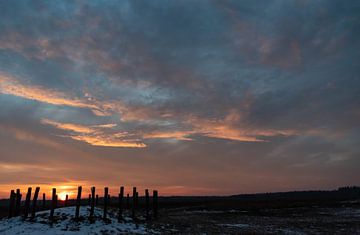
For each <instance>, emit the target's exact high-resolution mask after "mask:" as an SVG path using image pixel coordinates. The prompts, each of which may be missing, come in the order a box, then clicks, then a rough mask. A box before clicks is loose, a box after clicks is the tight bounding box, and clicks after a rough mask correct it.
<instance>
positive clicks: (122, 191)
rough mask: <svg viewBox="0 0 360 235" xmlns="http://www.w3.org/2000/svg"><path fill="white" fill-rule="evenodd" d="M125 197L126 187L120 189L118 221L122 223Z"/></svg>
mask: <svg viewBox="0 0 360 235" xmlns="http://www.w3.org/2000/svg"><path fill="white" fill-rule="evenodd" d="M123 197H124V187H123V186H121V187H120V193H119V215H118V220H119V221H120V220H121V219H122V212H123V208H122V207H123Z"/></svg>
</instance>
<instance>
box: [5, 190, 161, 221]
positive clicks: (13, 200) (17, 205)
mask: <svg viewBox="0 0 360 235" xmlns="http://www.w3.org/2000/svg"><path fill="white" fill-rule="evenodd" d="M31 191H32V188H31V187H29V188H28V191H27V194H26V198H25V204H24V209H23V218H24V219H26V218H28V216H29V213H30V209H31V213H30V214H31V216H30V218H31V219H34V218H35V212H36V210H37V200H38V196H39V191H40V187H36V189H35V193H34V197H33V200H32V205H31V206H30V203H31ZM81 192H82V186H79V187H78V193H77V198H76V203H75V207H76V209H75V219H79V216H80V206H81ZM132 193H133V195H132V208H131V216H132V218H133V219H136V211H137V210H138V208H139V193H138V192H137V191H136V187H133V192H132ZM21 197H22V194H21V193H20V189H17V190H16V193H15V191H14V190H11V193H10V205H9V218H11V217H13V216H19V215H20V211H21V210H20V209H21ZM110 198H111V197H110V195H109V188H108V187H105V188H104V204H103V219H104V220H106V219H107V214H108V213H107V210H108V206H109V204H110ZM123 201H124V187H120V193H119V195H118V205H117V206H118V220H119V221H121V220H122V219H123V211H124V205H123ZM45 204H46V199H45V193H43V198H42V208H43V209H44V208H45ZM88 205H90V213H89V219H90V220H92V219H93V218H94V207H95V206H98V205H99V195H98V194H96V195H95V187H91V193H90V194H89V200H88ZM64 206H65V207H66V206H69V197H68V195H66V199H65V202H64ZM57 207H58V195H57V194H56V188H53V189H52V199H51V204H50V216H49V219H50V221H52V220H54V211H55V209H56V208H57ZM126 207H127V209H130V195H129V194H127V196H126ZM150 209H151V208H150V195H149V190H148V189H145V212H146V219H147V220H149V219H150V218H151V216H150V215H151V214H150ZM152 212H153V213H152V215H153V217H154V218H157V216H158V192H157V190H154V191H153V196H152Z"/></svg>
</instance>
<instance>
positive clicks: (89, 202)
mask: <svg viewBox="0 0 360 235" xmlns="http://www.w3.org/2000/svg"><path fill="white" fill-rule="evenodd" d="M90 204H91V194H90V193H89V198H88V206H90Z"/></svg>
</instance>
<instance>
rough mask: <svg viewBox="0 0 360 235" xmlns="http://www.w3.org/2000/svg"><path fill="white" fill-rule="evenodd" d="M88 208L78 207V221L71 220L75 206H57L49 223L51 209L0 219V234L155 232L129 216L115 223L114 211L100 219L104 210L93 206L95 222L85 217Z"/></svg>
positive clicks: (58, 234)
mask: <svg viewBox="0 0 360 235" xmlns="http://www.w3.org/2000/svg"><path fill="white" fill-rule="evenodd" d="M89 210H90V207H80V218H79V221H75V220H74V215H75V207H64V208H57V209H56V210H55V213H54V222H53V223H50V221H49V214H50V211H41V212H37V213H36V216H35V219H34V220H33V221H30V220H29V219H27V220H25V221H24V220H23V219H22V218H21V217H14V218H11V219H3V220H0V234H4V235H10V234H33V235H35V234H42V235H46V234H56V235H60V234H129V233H131V234H148V233H156V231H154V230H152V229H148V228H146V226H145V224H141V223H135V222H134V221H133V220H132V219H131V218H130V217H124V221H123V222H118V221H117V218H116V214H112V213H109V215H108V220H107V221H103V220H102V219H101V217H102V214H103V210H102V209H100V208H95V211H94V221H93V223H91V222H90V221H89V219H88V216H89Z"/></svg>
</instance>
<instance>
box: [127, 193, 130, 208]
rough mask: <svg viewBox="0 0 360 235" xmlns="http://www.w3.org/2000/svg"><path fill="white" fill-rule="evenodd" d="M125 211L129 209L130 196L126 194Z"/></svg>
mask: <svg viewBox="0 0 360 235" xmlns="http://www.w3.org/2000/svg"><path fill="white" fill-rule="evenodd" d="M126 209H128V210H129V209H130V195H129V194H127V195H126Z"/></svg>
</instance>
